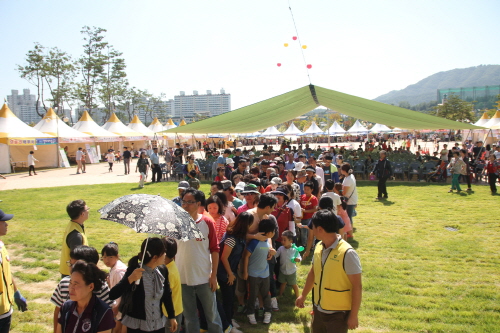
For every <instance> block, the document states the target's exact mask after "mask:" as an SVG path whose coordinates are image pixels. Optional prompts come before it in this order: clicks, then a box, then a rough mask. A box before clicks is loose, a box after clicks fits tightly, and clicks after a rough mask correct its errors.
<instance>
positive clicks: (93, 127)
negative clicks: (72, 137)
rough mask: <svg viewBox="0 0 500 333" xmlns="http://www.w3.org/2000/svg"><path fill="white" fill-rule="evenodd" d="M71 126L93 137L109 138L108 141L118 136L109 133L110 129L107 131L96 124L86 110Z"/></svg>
mask: <svg viewBox="0 0 500 333" xmlns="http://www.w3.org/2000/svg"><path fill="white" fill-rule="evenodd" d="M73 128H74V129H76V130H77V131H80V132H82V133H85V134H88V135H90V136H93V137H98V138H110V139H111V140H109V141H115V140H118V137H119V135H118V134H115V133H111V132H110V131H107V130H105V129H104V128H102V127H101V126H99V125H97V123H96V122H95V121H94V120H93V119H92V117H90V115H89V113H88V112H87V111H84V112H83V114H82V117H81V118H80V120H78V122H77V123H76V124H75V125H73Z"/></svg>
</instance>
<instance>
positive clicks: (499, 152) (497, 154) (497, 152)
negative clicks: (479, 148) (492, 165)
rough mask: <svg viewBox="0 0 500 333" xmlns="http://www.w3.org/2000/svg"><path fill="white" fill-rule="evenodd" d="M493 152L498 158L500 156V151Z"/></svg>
mask: <svg viewBox="0 0 500 333" xmlns="http://www.w3.org/2000/svg"><path fill="white" fill-rule="evenodd" d="M493 154H495V158H496V159H499V158H500V151H495V152H494V153H493Z"/></svg>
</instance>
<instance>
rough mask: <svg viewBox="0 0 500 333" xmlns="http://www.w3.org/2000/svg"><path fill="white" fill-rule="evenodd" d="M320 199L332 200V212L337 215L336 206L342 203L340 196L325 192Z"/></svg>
mask: <svg viewBox="0 0 500 333" xmlns="http://www.w3.org/2000/svg"><path fill="white" fill-rule="evenodd" d="M321 197H330V198H332V200H333V211H334V212H335V215H337V214H338V213H337V206H339V205H341V204H342V201H341V200H340V195H338V194H337V193H334V192H326V193H324V194H323V195H322V196H321Z"/></svg>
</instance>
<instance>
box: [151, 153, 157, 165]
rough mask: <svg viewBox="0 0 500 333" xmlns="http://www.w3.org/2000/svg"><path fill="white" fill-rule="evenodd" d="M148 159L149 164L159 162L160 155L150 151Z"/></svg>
mask: <svg viewBox="0 0 500 333" xmlns="http://www.w3.org/2000/svg"><path fill="white" fill-rule="evenodd" d="M149 159H150V160H151V164H160V157H159V156H158V154H155V153H152V154H151V155H150V156H149Z"/></svg>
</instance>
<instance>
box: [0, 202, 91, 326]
mask: <svg viewBox="0 0 500 333" xmlns="http://www.w3.org/2000/svg"><path fill="white" fill-rule="evenodd" d="M89 210H90V208H89V207H87V204H86V203H85V201H83V200H75V201H72V202H70V203H69V205H68V206H67V207H66V212H68V215H69V218H70V219H71V221H69V223H68V225H67V226H66V230H64V236H63V239H62V250H61V260H60V262H59V272H61V275H62V277H65V276H68V275H69V274H70V268H69V265H68V262H69V260H70V259H71V258H70V256H69V253H70V251H71V250H72V249H74V248H75V247H77V246H78V245H89V244H88V241H87V236H85V228H84V226H83V223H84V222H85V221H86V220H88V218H89ZM0 333H1V332H0Z"/></svg>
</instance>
